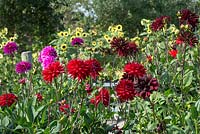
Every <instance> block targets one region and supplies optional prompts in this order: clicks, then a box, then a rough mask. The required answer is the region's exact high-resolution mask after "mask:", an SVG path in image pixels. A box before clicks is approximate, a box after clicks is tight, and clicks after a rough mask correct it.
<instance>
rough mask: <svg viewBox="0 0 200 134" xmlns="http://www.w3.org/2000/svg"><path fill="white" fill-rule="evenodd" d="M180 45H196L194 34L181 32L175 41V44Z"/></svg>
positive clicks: (196, 40)
mask: <svg viewBox="0 0 200 134" xmlns="http://www.w3.org/2000/svg"><path fill="white" fill-rule="evenodd" d="M182 43H187V44H189V45H190V46H191V47H193V46H195V45H196V44H198V38H197V37H196V36H195V35H194V33H192V32H190V31H184V30H182V31H181V32H180V33H179V35H178V37H177V39H176V44H182Z"/></svg>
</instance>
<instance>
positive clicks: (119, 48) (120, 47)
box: [110, 37, 128, 56]
mask: <svg viewBox="0 0 200 134" xmlns="http://www.w3.org/2000/svg"><path fill="white" fill-rule="evenodd" d="M110 44H111V48H112V49H113V51H114V52H116V53H117V54H118V55H119V56H127V55H128V53H127V47H128V42H127V41H126V40H125V39H124V38H122V37H119V38H117V37H114V38H113V39H112V41H111V42H110Z"/></svg>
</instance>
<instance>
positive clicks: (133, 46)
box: [127, 41, 138, 55]
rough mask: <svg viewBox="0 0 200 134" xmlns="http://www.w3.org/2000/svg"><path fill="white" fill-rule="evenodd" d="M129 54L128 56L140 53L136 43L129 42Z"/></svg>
mask: <svg viewBox="0 0 200 134" xmlns="http://www.w3.org/2000/svg"><path fill="white" fill-rule="evenodd" d="M127 52H128V55H132V54H135V53H137V52H138V47H137V45H136V44H135V42H132V41H131V42H128V46H127Z"/></svg>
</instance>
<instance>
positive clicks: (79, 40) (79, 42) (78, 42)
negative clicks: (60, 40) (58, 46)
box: [71, 37, 84, 46]
mask: <svg viewBox="0 0 200 134" xmlns="http://www.w3.org/2000/svg"><path fill="white" fill-rule="evenodd" d="M83 43H84V40H83V39H82V38H78V37H77V38H74V39H73V40H72V42H71V44H72V46H75V45H82V44H83Z"/></svg>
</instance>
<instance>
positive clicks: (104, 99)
mask: <svg viewBox="0 0 200 134" xmlns="http://www.w3.org/2000/svg"><path fill="white" fill-rule="evenodd" d="M100 102H101V103H102V104H103V105H104V106H108V105H109V103H110V93H109V91H108V90H107V89H106V88H101V89H100V91H99V92H98V94H97V95H96V96H95V97H94V98H92V99H91V100H90V103H92V104H94V105H95V106H96V107H97V106H98V104H99V103H100Z"/></svg>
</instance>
